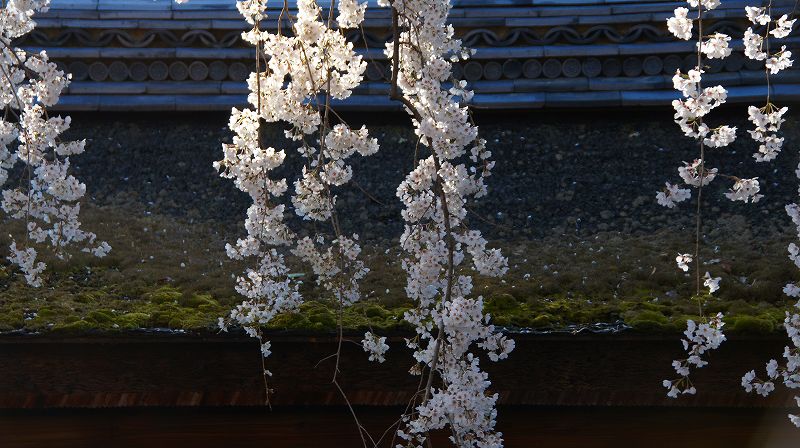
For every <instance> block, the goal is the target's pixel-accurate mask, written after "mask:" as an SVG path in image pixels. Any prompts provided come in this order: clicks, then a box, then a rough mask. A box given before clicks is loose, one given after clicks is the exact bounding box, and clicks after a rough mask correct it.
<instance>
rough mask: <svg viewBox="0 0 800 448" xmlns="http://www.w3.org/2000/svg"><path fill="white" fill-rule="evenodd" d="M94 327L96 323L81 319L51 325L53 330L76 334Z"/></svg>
mask: <svg viewBox="0 0 800 448" xmlns="http://www.w3.org/2000/svg"><path fill="white" fill-rule="evenodd" d="M95 328H96V325H95V324H94V323H92V322H88V321H85V320H83V319H81V320H76V321H74V322H69V323H66V322H64V323H60V324H56V325H54V326H53V332H56V333H68V334H76V333H85V332H88V331H90V330H93V329H95Z"/></svg>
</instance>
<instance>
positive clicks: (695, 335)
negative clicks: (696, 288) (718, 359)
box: [663, 274, 725, 398]
mask: <svg viewBox="0 0 800 448" xmlns="http://www.w3.org/2000/svg"><path fill="white" fill-rule="evenodd" d="M706 277H708V279H709V280H710V281H708V280H707V286H708V287H709V289H711V290H713V289H715V288H718V287H719V286H717V285H718V284H719V278H716V279H710V275H708V274H706ZM722 317H723V316H722V313H718V314H717V315H715V316H712V317H711V318H710V319H708V322H705V323H701V324H699V325H698V324H697V323H695V321H693V320H691V319H690V320H689V321H687V323H686V325H687V328H686V331H684V332H683V334H684V335H685V336H686V338H685V339H681V343H683V349H684V350H686V353H687V355H688V356H687V357H686V358H685V359H676V360H675V361H672V367H673V368H674V369H675V372H676V373H677V374H678V376H679V377H678V379H675V380H664V382H663V385H664V387H665V388H667V389H668V392H667V396H668V397H670V398H677V397H678V395H679V394H695V393H696V392H697V389H695V387H694V385H693V384H692V381H691V379H690V374H691V368H692V366H694V367H695V368H698V369H699V368H701V367H703V366H706V365H707V364H708V361H706V360H704V359H703V358H702V356H703V355H704V354H705V353H706V352H707V351H709V350H714V349H717V348H719V346H720V344H722V343H723V342H724V341H725V335H724V334H723V333H722V327H723V326H724V325H725V323H724V322H723V321H722Z"/></svg>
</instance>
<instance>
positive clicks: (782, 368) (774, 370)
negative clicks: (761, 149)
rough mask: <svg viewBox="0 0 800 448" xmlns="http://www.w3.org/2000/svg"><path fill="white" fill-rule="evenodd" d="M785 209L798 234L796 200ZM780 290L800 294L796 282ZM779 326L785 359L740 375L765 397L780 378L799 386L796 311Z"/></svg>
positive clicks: (792, 254)
mask: <svg viewBox="0 0 800 448" xmlns="http://www.w3.org/2000/svg"><path fill="white" fill-rule="evenodd" d="M795 174H796V175H797V177H798V179H800V165H798V167H797V170H796V171H795ZM786 213H787V214H788V215H789V217H790V218H791V219H792V222H793V223H794V225H795V228H796V230H797V237H798V238H800V206H798V205H797V204H796V203H793V204H788V205H787V206H786ZM788 249H789V259H790V260H792V262H794V264H795V266H797V267H798V268H799V269H800V248H799V247H798V246H797V245H796V244H795V243H790V244H789V248H788ZM783 292H784V293H785V294H786V295H787V296H789V297H792V298H795V299H796V298H800V286H798V285H797V284H796V283H793V282H792V283H787V284H786V286H785V287H784V288H783ZM795 308H797V309H800V301H798V302H797V303H796V304H795ZM783 327H784V329H785V330H786V335H787V336H788V337H789V340H791V342H792V346H791V347H790V346H786V347H784V349H783V357H784V359H785V360H786V363H785V364H784V365H780V364H778V361H776V360H774V359H771V360H769V362H768V363H767V365H766V373H767V379H766V380H762V379H760V378H758V376H757V375H756V372H755V370H751V371H749V372H747V373H745V375H744V376H743V377H742V387H743V388H744V390H745V391H747V392H753V391H755V393H757V394H759V395H761V396H764V397H766V396H767V395H769V394H770V392H772V391H774V390H775V382H776V381H781V382H783V385H784V386H786V388H787V389H798V388H800V314H798V312H797V311H795V312H793V313H790V312H788V311H787V312H786V318H785V319H784V321H783ZM794 398H795V400H796V401H797V405H798V407H800V396H795V397H794ZM789 420H790V421H791V422H792V423H793V424H794V425H795V426H797V427H798V428H800V416H798V415H794V414H789Z"/></svg>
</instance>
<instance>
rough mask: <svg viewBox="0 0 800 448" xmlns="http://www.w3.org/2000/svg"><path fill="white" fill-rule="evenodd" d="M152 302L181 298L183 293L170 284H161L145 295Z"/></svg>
mask: <svg viewBox="0 0 800 448" xmlns="http://www.w3.org/2000/svg"><path fill="white" fill-rule="evenodd" d="M145 298H146V299H147V300H149V301H150V302H152V303H172V302H179V301H181V300H182V299H183V293H182V292H180V291H179V290H177V289H176V288H173V287H171V286H163V287H161V288H158V289H157V290H156V291H153V292H151V293H149V294H147V295H146V296H145Z"/></svg>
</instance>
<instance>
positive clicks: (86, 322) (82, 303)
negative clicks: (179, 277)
mask: <svg viewBox="0 0 800 448" xmlns="http://www.w3.org/2000/svg"><path fill="white" fill-rule="evenodd" d="M0 272H2V271H0ZM131 291H132V293H133V294H135V295H136V297H130V296H127V295H125V294H123V293H121V291H120V289H119V288H118V287H113V286H112V287H98V288H82V289H81V290H80V291H78V292H76V293H74V294H64V293H62V294H59V295H55V294H52V295H48V294H47V293H48V291H44V292H43V293H42V294H41V298H39V299H38V300H37V299H33V300H18V301H15V300H13V298H12V299H9V298H8V297H6V298H5V299H2V300H0V332H2V333H44V334H48V333H50V334H71V335H80V334H117V333H119V334H124V333H128V332H131V331H137V332H141V330H151V329H161V330H173V331H184V332H190V333H199V334H211V333H214V332H215V331H216V322H217V320H218V318H219V317H220V316H224V315H225V314H227V312H228V310H229V309H230V308H231V307H232V306H234V304H235V303H236V300H237V299H236V298H235V297H224V298H221V297H218V296H214V295H212V294H208V293H199V292H196V291H195V292H192V291H186V290H184V289H181V288H179V287H175V286H169V285H157V284H156V285H152V286H150V287H142V286H132V287H131ZM49 292H51V293H52V292H53V291H49ZM130 293H131V292H129V294H130ZM703 301H704V310H705V312H706V313H716V312H723V313H725V315H726V323H727V327H726V330H727V332H728V333H729V334H744V335H772V334H774V335H779V334H780V333H782V332H783V327H782V324H783V320H784V317H785V312H786V311H789V310H791V309H792V308H793V302H791V301H788V300H787V301H781V302H766V301H761V302H754V301H745V300H742V299H738V300H723V299H715V298H705V299H703ZM410 307H411V304H410V303H407V302H399V303H394V304H391V303H386V302H385V301H383V300H379V299H368V300H365V301H363V302H361V303H357V304H355V305H354V306H352V307H350V308H348V309H346V310H345V311H344V313H343V316H342V324H343V326H344V328H345V329H346V330H352V331H361V330H366V329H372V330H375V331H378V332H387V331H392V332H394V331H404V330H409V329H410V327H409V326H408V325H407V324H406V323H405V322H404V321H403V313H404V312H405V311H406V310H408V309H409V308H410ZM485 309H486V312H487V313H489V314H490V315H491V317H492V322H494V324H495V325H497V326H499V327H504V328H507V329H508V330H509V331H511V332H520V331H523V332H524V331H528V330H530V331H534V332H547V331H548V330H555V331H563V330H564V329H566V328H581V327H589V326H591V325H593V324H597V323H616V324H617V325H616V327H617V329H628V330H630V331H633V332H635V333H642V334H645V333H649V332H655V333H660V334H670V333H677V332H680V331H682V330H683V329H684V328H685V324H686V320H687V319H694V320H699V319H700V317H699V316H698V305H697V301H696V300H679V299H672V300H670V299H658V298H656V297H654V296H648V295H642V296H641V297H638V298H626V299H616V300H615V299H611V300H603V299H600V300H597V299H595V300H593V299H591V298H578V297H557V296H554V297H546V298H540V297H531V298H526V294H525V291H524V290H522V289H520V290H519V291H515V290H512V292H506V293H498V294H489V298H488V299H486V303H485ZM336 326H337V310H336V306H335V304H333V303H331V302H328V301H323V300H310V301H308V302H306V303H304V304H303V305H302V306H301V307H300V311H299V312H297V313H285V314H282V315H280V316H278V317H277V318H276V319H274V320H273V321H272V322H271V323H270V325H269V328H270V329H272V330H292V331H300V332H316V333H326V332H331V331H333V330H335V329H336ZM628 327H629V328H628Z"/></svg>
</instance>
